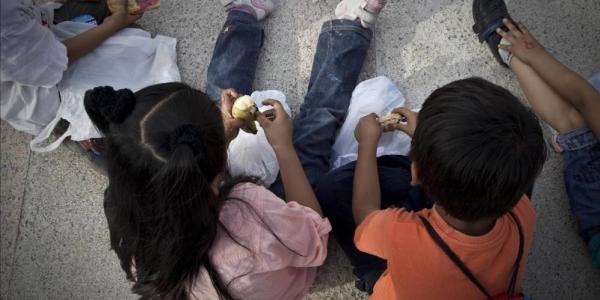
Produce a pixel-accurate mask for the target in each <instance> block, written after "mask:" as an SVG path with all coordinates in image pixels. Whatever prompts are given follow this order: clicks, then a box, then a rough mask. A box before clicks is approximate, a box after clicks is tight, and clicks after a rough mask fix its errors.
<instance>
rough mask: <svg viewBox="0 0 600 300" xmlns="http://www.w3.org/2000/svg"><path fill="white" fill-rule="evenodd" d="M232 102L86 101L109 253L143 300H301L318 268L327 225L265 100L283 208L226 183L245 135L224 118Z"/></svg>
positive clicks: (122, 95) (178, 91)
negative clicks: (101, 164) (100, 139)
mask: <svg viewBox="0 0 600 300" xmlns="http://www.w3.org/2000/svg"><path fill="white" fill-rule="evenodd" d="M237 96H238V95H237V93H236V92H235V91H234V90H225V91H224V92H223V94H222V96H221V107H220V108H219V107H218V106H217V104H216V102H214V101H212V100H211V99H210V98H209V97H207V96H206V95H205V94H204V93H202V92H200V91H198V90H195V89H192V88H190V87H188V86H186V85H185V84H182V83H167V84H160V85H154V86H150V87H147V88H145V89H143V90H140V91H138V92H137V93H135V94H134V93H132V92H131V91H129V90H119V91H115V90H114V89H112V88H111V87H98V88H95V89H93V90H90V91H88V92H87V93H86V95H85V100H84V102H85V108H86V110H87V112H88V115H89V116H90V118H91V119H92V121H93V122H94V124H95V125H96V126H97V127H98V129H100V130H101V131H102V132H103V134H104V135H105V137H106V140H105V143H106V150H105V155H106V161H107V168H108V170H107V171H108V177H109V185H108V187H107V189H106V192H105V201H104V209H105V214H106V217H107V220H108V225H109V230H110V240H111V246H112V249H113V250H114V251H115V252H116V254H117V256H118V257H119V260H120V262H121V266H122V268H123V270H124V271H125V273H126V274H127V278H128V279H129V280H132V281H133V282H134V285H133V288H132V290H133V292H135V293H137V294H138V295H140V296H141V299H302V298H303V296H304V295H305V293H306V292H307V290H308V288H309V286H310V284H311V283H312V281H313V280H314V277H315V273H316V267H317V266H319V265H321V264H322V263H323V262H324V260H325V256H326V250H327V238H328V233H329V231H330V229H331V227H330V225H329V222H328V221H327V220H326V219H323V218H322V216H321V215H320V214H321V210H320V207H319V204H318V202H317V200H316V198H315V196H314V194H313V192H312V189H311V186H310V184H309V183H308V180H307V179H306V176H305V175H304V171H303V170H302V166H301V164H300V161H299V160H298V157H297V155H296V154H295V152H294V150H293V149H294V148H293V146H291V135H292V134H291V130H292V129H291V128H292V124H291V120H290V118H289V116H288V115H287V114H286V113H285V111H284V110H283V109H282V107H281V105H280V104H279V103H277V102H275V101H270V102H269V103H270V104H272V105H273V106H274V107H275V119H274V120H268V119H266V118H265V117H264V116H262V115H259V116H258V118H259V121H260V122H261V124H262V125H263V128H264V129H265V131H266V133H267V136H268V138H269V141H270V142H271V144H272V146H273V147H274V148H278V149H281V151H279V150H278V153H279V154H278V156H279V159H280V164H281V175H282V177H283V181H284V182H283V184H284V187H285V191H286V192H287V196H288V199H289V200H291V201H290V202H288V203H287V204H286V203H285V202H284V201H282V200H281V199H279V198H278V197H276V196H275V195H274V194H273V193H271V192H270V191H268V190H267V189H266V188H264V187H263V186H261V185H259V184H257V183H256V182H255V181H254V180H252V179H251V178H229V177H228V175H227V172H226V161H227V151H226V150H227V146H228V144H229V142H230V141H231V140H232V139H233V138H235V136H237V133H238V130H239V128H240V127H241V126H243V124H242V123H241V122H239V121H236V120H234V119H233V118H232V117H231V106H232V103H233V101H234V99H235V97H237ZM290 182H294V184H293V185H292V184H290ZM291 186H293V187H291Z"/></svg>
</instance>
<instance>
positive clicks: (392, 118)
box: [379, 113, 404, 127]
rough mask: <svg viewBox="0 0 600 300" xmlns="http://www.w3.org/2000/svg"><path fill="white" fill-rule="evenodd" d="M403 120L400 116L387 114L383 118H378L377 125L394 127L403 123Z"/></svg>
mask: <svg viewBox="0 0 600 300" xmlns="http://www.w3.org/2000/svg"><path fill="white" fill-rule="evenodd" d="M403 121H404V118H403V117H402V115H400V114H394V113H389V114H387V115H385V116H383V117H380V118H379V123H380V124H381V126H384V127H385V126H388V125H395V124H398V123H400V122H403Z"/></svg>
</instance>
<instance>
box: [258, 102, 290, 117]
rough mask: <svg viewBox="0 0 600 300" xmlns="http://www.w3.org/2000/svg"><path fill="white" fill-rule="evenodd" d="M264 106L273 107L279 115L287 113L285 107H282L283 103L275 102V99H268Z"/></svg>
mask: <svg viewBox="0 0 600 300" xmlns="http://www.w3.org/2000/svg"><path fill="white" fill-rule="evenodd" d="M262 104H264V105H271V106H273V109H274V110H275V111H276V112H277V113H278V114H279V113H285V110H284V109H283V105H281V102H279V101H277V100H275V99H267V100H265V101H263V102H262Z"/></svg>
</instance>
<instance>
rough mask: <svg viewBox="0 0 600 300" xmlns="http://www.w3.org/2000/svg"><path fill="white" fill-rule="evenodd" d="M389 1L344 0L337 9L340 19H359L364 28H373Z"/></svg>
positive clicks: (336, 13)
mask: <svg viewBox="0 0 600 300" xmlns="http://www.w3.org/2000/svg"><path fill="white" fill-rule="evenodd" d="M386 3H387V0H342V2H340V3H339V4H338V6H337V7H336V8H335V16H336V17H337V18H338V19H346V20H356V19H359V20H360V23H361V24H362V26H363V27H365V28H369V27H371V26H373V24H374V23H375V21H376V20H377V16H378V15H379V13H380V12H381V10H382V9H383V8H384V7H385V4H386Z"/></svg>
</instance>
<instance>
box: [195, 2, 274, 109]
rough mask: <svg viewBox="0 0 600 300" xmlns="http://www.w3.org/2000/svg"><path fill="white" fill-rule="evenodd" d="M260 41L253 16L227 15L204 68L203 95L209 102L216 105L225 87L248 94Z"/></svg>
mask: <svg viewBox="0 0 600 300" xmlns="http://www.w3.org/2000/svg"><path fill="white" fill-rule="evenodd" d="M263 39H264V31H263V29H262V26H261V25H260V24H259V23H258V21H257V20H256V18H255V17H254V16H251V15H249V14H246V13H243V12H239V11H232V12H230V13H229V15H228V16H227V21H225V25H223V29H222V30H221V33H220V34H219V37H218V38H217V42H216V44H215V49H214V51H213V56H212V59H211V61H210V64H209V65H208V74H207V77H206V94H208V96H209V97H210V98H211V99H212V100H214V101H215V102H217V103H220V102H221V91H223V90H224V89H228V88H234V89H235V90H236V91H237V92H238V93H240V94H242V95H250V94H251V93H252V84H253V83H254V76H255V73H256V66H257V64H258V55H259V54H260V48H262V45H263Z"/></svg>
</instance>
